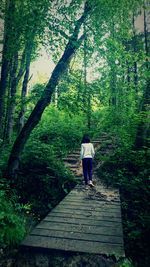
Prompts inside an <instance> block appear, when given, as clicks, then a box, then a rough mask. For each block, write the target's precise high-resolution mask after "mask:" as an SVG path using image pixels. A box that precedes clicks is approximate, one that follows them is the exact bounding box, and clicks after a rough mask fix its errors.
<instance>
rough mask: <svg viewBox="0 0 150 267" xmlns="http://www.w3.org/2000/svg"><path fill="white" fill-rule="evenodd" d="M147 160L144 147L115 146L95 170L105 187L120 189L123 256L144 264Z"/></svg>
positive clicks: (146, 257) (148, 207) (147, 220)
mask: <svg viewBox="0 0 150 267" xmlns="http://www.w3.org/2000/svg"><path fill="white" fill-rule="evenodd" d="M149 160H150V158H149V153H148V149H146V150H140V151H133V150H129V149H127V150H121V149H119V150H118V152H117V151H116V154H115V155H114V156H112V157H110V158H109V159H107V162H106V163H105V164H104V165H103V166H102V168H101V169H100V170H99V172H98V175H99V177H101V179H102V180H103V181H104V182H105V183H106V184H107V186H117V187H119V188H120V193H121V201H122V215H123V227H124V239H125V249H126V255H127V257H130V258H132V260H133V261H134V262H135V263H136V262H138V263H139V266H144V267H146V266H147V267H148V266H149V263H150V258H149V253H148V242H149V240H148V238H147V237H148V233H149V231H150V227H149V225H150V217H149V212H150V205H149V197H150V195H149V176H148V174H149V171H150V166H149Z"/></svg>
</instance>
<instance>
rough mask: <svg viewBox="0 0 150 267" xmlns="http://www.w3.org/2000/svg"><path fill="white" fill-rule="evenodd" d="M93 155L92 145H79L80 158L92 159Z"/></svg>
mask: <svg viewBox="0 0 150 267" xmlns="http://www.w3.org/2000/svg"><path fill="white" fill-rule="evenodd" d="M94 155H95V151H94V147H93V144H91V143H84V144H82V145H81V152H80V158H81V159H84V158H93V157H94Z"/></svg>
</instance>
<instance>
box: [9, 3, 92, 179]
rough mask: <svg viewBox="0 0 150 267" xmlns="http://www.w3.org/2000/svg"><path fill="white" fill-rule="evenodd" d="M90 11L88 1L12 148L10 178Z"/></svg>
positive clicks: (76, 43) (14, 174) (16, 168)
mask: <svg viewBox="0 0 150 267" xmlns="http://www.w3.org/2000/svg"><path fill="white" fill-rule="evenodd" d="M89 11H90V8H89V7H88V4H87V2H86V4H85V9H84V13H83V14H82V16H81V17H80V18H79V19H78V20H77V21H76V24H75V28H74V32H73V34H72V36H71V37H70V39H69V41H68V43H67V45H66V48H65V51H64V53H63V55H62V57H61V58H60V60H59V62H58V64H57V65H56V67H55V69H54V70H53V72H52V75H51V78H50V80H49V82H48V84H47V86H46V88H45V90H44V93H43V95H42V97H41V99H40V100H39V101H38V102H37V104H36V106H35V108H34V110H33V111H32V113H31V115H30V117H29V119H28V120H27V122H26V124H25V125H24V127H23V128H22V130H21V132H20V134H19V136H18V137H17V139H16V141H15V143H14V145H13V148H12V151H11V154H10V157H9V160H8V166H7V177H8V178H11V179H12V178H13V177H15V176H16V174H17V171H18V168H19V160H20V154H21V152H22V151H23V149H24V146H25V144H26V142H27V140H28V138H29V136H30V134H31V132H32V130H33V129H34V128H35V126H36V125H37V124H38V122H39V121H40V119H41V116H42V113H43V111H44V110H45V108H46V107H47V106H48V105H49V104H50V102H51V97H52V94H53V92H54V90H55V88H56V86H57V84H58V82H59V80H60V79H61V77H62V75H63V73H64V71H65V70H66V69H67V68H68V66H69V62H70V60H71V57H72V56H73V54H74V53H75V51H76V50H77V49H78V48H79V46H80V44H81V42H82V40H83V37H84V35H82V36H81V37H80V38H79V39H78V34H79V30H80V27H81V25H82V24H83V22H84V21H85V19H86V17H87V15H88V13H89Z"/></svg>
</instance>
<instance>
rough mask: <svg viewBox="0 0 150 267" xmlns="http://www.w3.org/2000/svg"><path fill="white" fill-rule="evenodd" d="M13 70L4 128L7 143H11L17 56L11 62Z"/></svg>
mask: <svg viewBox="0 0 150 267" xmlns="http://www.w3.org/2000/svg"><path fill="white" fill-rule="evenodd" d="M13 61H14V62H13V69H12V75H11V81H12V82H11V88H10V99H9V106H8V117H7V127H6V136H5V140H7V141H8V142H9V143H10V142H11V137H12V133H13V124H14V112H15V102H16V101H15V99H16V90H17V77H16V72H17V67H18V54H16V55H15V56H14V60H13Z"/></svg>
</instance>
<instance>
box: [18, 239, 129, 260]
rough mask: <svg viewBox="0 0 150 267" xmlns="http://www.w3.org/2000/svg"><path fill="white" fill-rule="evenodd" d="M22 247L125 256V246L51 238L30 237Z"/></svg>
mask: <svg viewBox="0 0 150 267" xmlns="http://www.w3.org/2000/svg"><path fill="white" fill-rule="evenodd" d="M22 246H28V247H36V248H46V249H57V250H63V251H75V252H85V253H94V254H106V255H113V254H115V256H117V255H118V256H124V249H123V246H121V245H120V244H119V245H118V244H108V243H98V242H94V241H83V240H76V242H74V240H69V239H65V238H49V237H43V236H33V235H30V236H28V237H27V238H26V239H25V240H24V242H23V243H22Z"/></svg>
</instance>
